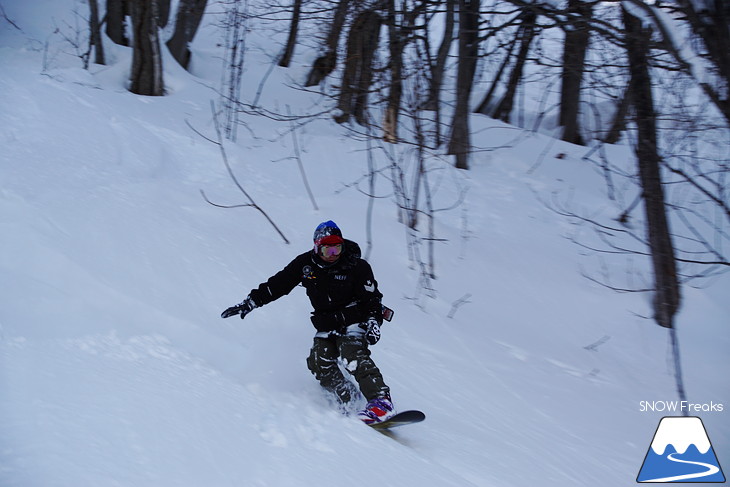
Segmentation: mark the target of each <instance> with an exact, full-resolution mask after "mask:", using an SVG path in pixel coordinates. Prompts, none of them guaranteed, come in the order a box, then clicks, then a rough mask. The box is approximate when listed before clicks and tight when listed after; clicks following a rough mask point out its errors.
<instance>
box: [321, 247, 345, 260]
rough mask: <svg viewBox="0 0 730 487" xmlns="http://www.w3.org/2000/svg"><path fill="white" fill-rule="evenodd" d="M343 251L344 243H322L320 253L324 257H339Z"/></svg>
mask: <svg viewBox="0 0 730 487" xmlns="http://www.w3.org/2000/svg"><path fill="white" fill-rule="evenodd" d="M341 253H342V244H335V245H320V247H319V254H320V255H321V256H322V257H337V256H338V255H340V254H341Z"/></svg>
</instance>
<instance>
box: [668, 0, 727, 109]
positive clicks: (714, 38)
mask: <svg viewBox="0 0 730 487" xmlns="http://www.w3.org/2000/svg"><path fill="white" fill-rule="evenodd" d="M679 4H680V7H681V9H682V11H683V12H684V14H685V15H686V16H687V20H688V21H689V24H690V26H691V27H692V30H693V31H694V33H695V34H696V35H697V36H698V37H700V38H701V39H702V43H703V44H704V46H705V49H706V50H707V53H706V57H707V58H708V59H709V60H710V62H711V63H712V65H713V66H714V71H715V73H716V74H717V75H718V77H719V78H720V79H721V80H722V81H721V82H720V83H717V85H718V87H717V88H716V89H715V92H716V93H717V102H716V103H717V105H718V108H720V110H721V111H722V113H723V114H724V115H725V119H726V120H728V121H730V4H728V2H727V0H708V1H707V2H705V4H704V7H705V8H704V9H703V10H701V11H697V10H696V9H695V6H696V4H695V3H694V2H692V1H690V0H680V1H679Z"/></svg>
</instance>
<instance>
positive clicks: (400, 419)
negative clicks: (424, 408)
mask: <svg viewBox="0 0 730 487" xmlns="http://www.w3.org/2000/svg"><path fill="white" fill-rule="evenodd" d="M424 419H426V415H425V414H423V413H422V412H421V411H416V410H410V411H402V412H400V413H397V414H396V415H395V416H393V417H392V418H390V419H386V420H385V421H382V422H380V423H372V424H369V425H368V426H370V427H371V428H374V429H376V430H387V429H390V428H396V427H398V426H405V425H407V424H413V423H420V422H421V421H423V420H424Z"/></svg>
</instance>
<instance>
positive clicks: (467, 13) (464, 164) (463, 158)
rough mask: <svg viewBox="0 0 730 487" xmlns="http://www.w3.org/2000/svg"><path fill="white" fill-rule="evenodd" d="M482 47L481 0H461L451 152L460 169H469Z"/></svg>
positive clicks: (450, 142)
mask: <svg viewBox="0 0 730 487" xmlns="http://www.w3.org/2000/svg"><path fill="white" fill-rule="evenodd" d="M478 50H479V0H459V66H458V68H457V71H456V107H455V109H454V119H453V123H452V124H451V139H450V141H449V154H451V155H453V156H455V159H456V162H455V165H456V167H457V168H459V169H469V152H470V151H471V140H470V134H469V112H470V110H469V99H470V98H471V90H472V86H473V85H474V72H475V70H476V63H477V55H478Z"/></svg>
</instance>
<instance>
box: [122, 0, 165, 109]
mask: <svg viewBox="0 0 730 487" xmlns="http://www.w3.org/2000/svg"><path fill="white" fill-rule="evenodd" d="M132 27H133V30H134V50H133V54H132V74H131V76H130V81H131V84H130V88H129V91H131V92H132V93H136V94H138V95H150V96H161V95H164V91H165V85H164V83H163V80H162V53H161V51H160V39H159V37H158V34H157V0H134V3H133V4H132Z"/></svg>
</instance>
